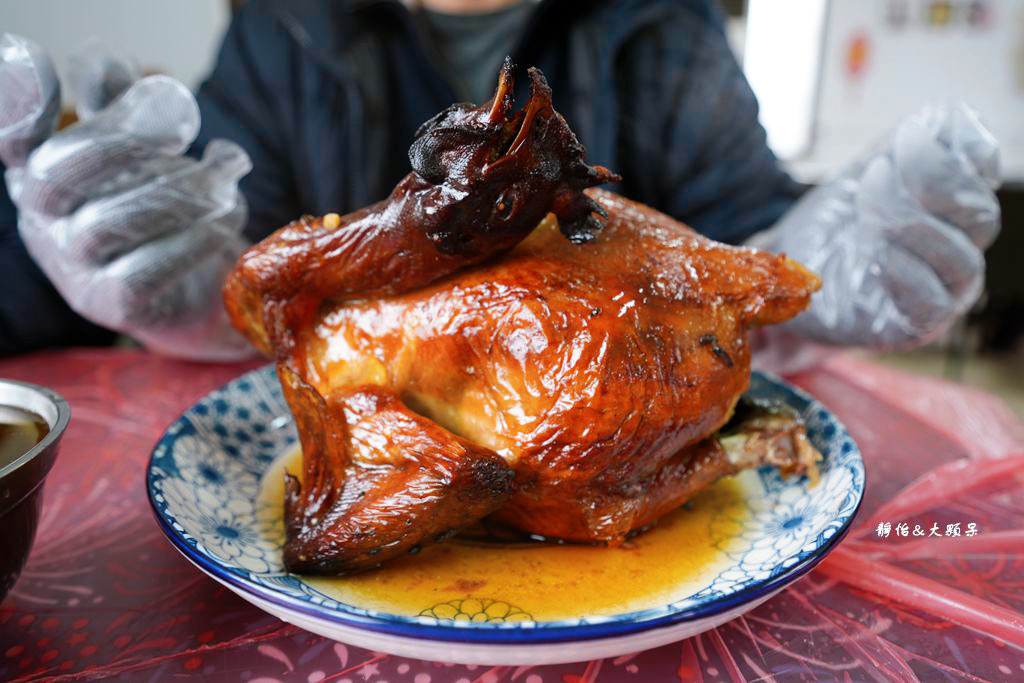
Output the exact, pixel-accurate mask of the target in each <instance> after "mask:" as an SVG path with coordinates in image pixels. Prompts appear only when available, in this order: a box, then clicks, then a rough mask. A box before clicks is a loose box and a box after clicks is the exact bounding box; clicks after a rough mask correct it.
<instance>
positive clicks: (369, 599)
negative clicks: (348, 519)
mask: <svg viewBox="0 0 1024 683" xmlns="http://www.w3.org/2000/svg"><path fill="white" fill-rule="evenodd" d="M285 469H287V471H289V472H291V473H293V474H299V473H300V471H301V455H300V453H299V451H298V449H295V450H293V451H290V452H288V453H286V454H284V455H283V456H281V457H279V458H278V459H277V460H276V461H275V462H274V463H273V464H272V465H271V466H270V467H269V468H268V469H267V471H266V472H265V474H264V476H263V482H262V486H261V491H260V499H261V500H260V502H261V506H266V507H267V508H269V509H270V515H271V516H273V515H276V516H277V518H280V517H281V515H282V514H283V513H282V510H281V499H282V496H283V491H282V480H283V471H284V470H285ZM755 476H756V475H754V474H753V473H752V472H745V473H742V474H741V475H739V476H737V477H727V478H725V479H722V480H720V481H718V482H716V483H715V484H713V485H712V486H710V487H708V488H707V489H706V490H704V491H702V492H701V493H700V494H699V495H698V496H697V497H696V498H694V499H693V500H692V501H691V502H690V503H688V504H687V505H685V506H684V507H682V508H680V509H679V510H677V511H675V512H673V513H670V514H668V515H666V516H664V517H662V518H661V519H660V520H659V521H658V523H657V524H656V525H655V526H654V528H652V529H651V530H649V531H647V532H645V533H643V534H640V535H638V536H636V537H635V538H633V539H631V540H630V541H628V542H627V543H625V544H623V545H621V546H618V547H604V546H590V545H555V544H545V543H536V544H521V543H517V544H500V543H494V544H489V543H480V542H477V541H468V540H463V539H460V538H459V537H455V538H453V539H452V540H450V541H448V542H447V543H443V544H440V545H433V546H430V547H427V548H425V549H424V550H423V551H422V552H420V553H419V554H417V555H414V556H407V557H404V558H399V559H396V560H394V561H392V562H389V563H387V564H386V565H384V566H383V567H380V568H379V569H375V570H374V571H371V572H365V573H362V574H357V575H354V576H348V577H342V578H318V577H307V578H306V581H307V582H308V583H309V584H310V585H311V586H313V587H314V588H316V589H317V590H319V591H321V592H322V593H324V594H325V595H328V596H330V597H332V598H335V599H336V600H338V601H340V602H344V603H347V604H350V605H354V606H357V607H362V608H366V609H374V610H380V611H384V612H388V613H392V614H399V615H407V616H414V615H419V614H421V613H422V614H425V615H428V616H430V615H433V616H437V617H440V618H458V619H474V618H475V619H476V620H478V621H481V620H490V621H496V620H507V621H513V620H529V619H534V620H553V619H567V618H574V617H580V616H583V615H607V614H616V613H622V612H629V611H634V610H641V609H647V608H651V607H657V606H660V605H664V604H667V603H668V602H672V601H675V600H679V599H682V598H685V597H686V596H687V595H690V594H692V593H693V592H694V591H695V590H697V589H699V588H700V587H701V586H702V585H705V583H706V582H707V581H708V580H709V579H710V578H712V577H713V576H714V575H715V574H717V573H718V572H719V571H721V570H722V569H723V568H724V566H725V564H726V562H727V558H726V556H725V553H724V552H723V549H724V550H728V549H729V548H731V547H733V544H735V543H736V540H735V536H736V534H738V533H739V532H740V530H741V527H742V520H744V519H746V515H747V506H746V504H745V500H746V499H748V498H749V497H750V495H751V491H753V490H755V487H756V482H754V481H753V480H752V478H753V477H755ZM748 477H750V478H751V479H748ZM278 529H279V530H280V527H279V526H278ZM281 533H282V534H283V531H282V532H281Z"/></svg>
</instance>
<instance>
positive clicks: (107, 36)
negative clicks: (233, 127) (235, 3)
mask: <svg viewBox="0 0 1024 683" xmlns="http://www.w3.org/2000/svg"><path fill="white" fill-rule="evenodd" d="M229 18H230V11H229V8H228V2H227V0H0V32H10V33H17V34H20V35H23V36H25V37H26V38H31V39H32V40H34V41H36V42H37V43H39V44H40V45H42V46H43V47H44V48H46V49H47V50H48V51H49V52H50V55H51V56H52V57H53V60H54V64H56V66H57V71H58V73H59V74H60V75H61V77H62V78H63V76H64V74H65V73H66V69H67V60H68V54H69V53H70V52H72V51H73V50H74V49H75V48H76V47H78V46H80V45H81V44H82V43H83V42H84V41H85V40H86V39H87V38H89V37H92V36H95V37H97V38H99V39H100V40H101V41H102V42H103V43H104V44H105V45H107V46H109V47H111V48H112V49H113V50H115V51H116V52H119V53H121V54H124V55H127V56H130V57H133V58H134V59H135V60H136V61H137V62H138V63H139V65H140V66H141V67H142V68H143V69H145V70H153V71H159V72H161V73H166V74H169V75H171V76H174V77H175V78H178V79H179V80H181V81H183V82H184V83H185V84H186V85H188V86H189V87H191V88H193V89H194V88H195V87H196V86H198V85H199V83H201V82H202V81H203V79H204V78H205V77H206V75H207V74H208V72H209V70H210V69H211V68H212V66H213V62H214V58H215V57H216V53H217V49H218V48H219V46H220V40H221V37H222V35H223V33H224V30H225V29H226V28H227V24H228V20H229Z"/></svg>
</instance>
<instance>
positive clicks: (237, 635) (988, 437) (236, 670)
mask: <svg viewBox="0 0 1024 683" xmlns="http://www.w3.org/2000/svg"><path fill="white" fill-rule="evenodd" d="M245 369H247V368H246V367H244V366H239V365H200V364H194V363H185V362H178V361H173V360H169V359H165V358H159V357H155V356H151V355H148V354H145V353H143V352H137V351H115V350H72V351H64V352H48V353H40V354H35V355H30V356H23V357H18V358H9V359H5V360H0V377H9V378H13V379H21V380H26V381H30V382H35V383H38V384H44V385H47V386H50V387H53V388H54V389H56V390H57V391H58V392H60V393H61V394H63V395H64V396H65V397H66V398H67V399H68V400H69V401H70V403H71V406H72V411H73V418H72V424H71V426H70V428H69V429H68V432H67V434H66V436H65V438H64V442H63V446H62V450H61V455H60V458H59V460H58V462H57V464H56V466H55V467H54V470H53V472H52V474H51V475H50V477H49V479H48V481H47V484H46V495H45V499H46V503H45V507H44V511H43V518H42V520H41V524H40V528H39V533H38V536H37V538H36V543H35V546H34V548H33V551H32V555H31V556H30V558H29V561H28V564H27V566H26V568H25V570H24V572H23V574H22V576H21V579H20V580H19V581H18V583H17V584H16V585H15V587H14V589H13V590H12V592H11V593H10V594H9V595H8V596H7V598H6V599H5V600H4V602H3V604H2V605H0V680H5V681H10V680H28V679H35V678H51V677H52V678H57V679H63V678H67V679H75V678H100V677H119V678H123V679H125V680H132V681H137V680H163V679H166V678H171V677H175V676H186V675H193V676H197V677H202V678H204V679H206V680H215V681H221V680H225V681H257V682H268V681H273V680H281V681H284V680H294V681H308V682H310V683H312V682H315V681H339V682H346V681H349V682H352V683H363V682H373V681H390V682H392V683H394V682H396V681H413V682H414V683H445V682H449V681H465V682H479V683H485V682H489V681H518V682H522V683H542V682H546V683H555V682H562V681H565V682H573V681H598V680H599V681H606V680H607V681H620V680H621V681H636V682H637V683H648V682H650V681H667V680H673V681H674V680H683V681H685V680H703V681H721V680H726V681H742V680H766V681H769V680H778V681H788V680H815V679H829V680H830V679H837V680H880V681H903V680H972V681H977V680H992V681H1010V680H1024V616H1022V612H1024V426H1022V425H1021V423H1020V422H1019V421H1018V420H1017V419H1016V418H1015V417H1014V416H1013V415H1012V414H1011V413H1010V412H1009V410H1008V409H1007V408H1006V407H1005V406H1004V405H1003V404H1002V403H1001V402H999V401H998V400H997V399H995V398H994V397H992V396H989V395H988V394H985V393H982V392H978V391H975V390H971V389H966V388H963V387H958V386H955V385H952V384H948V383H945V382H940V381H936V380H927V379H922V378H916V377H912V376H910V375H906V374H903V373H899V372H896V371H893V370H888V369H885V368H882V367H880V366H877V365H874V364H870V363H868V362H865V361H861V360H856V359H853V358H850V357H843V356H839V357H836V358H834V359H832V360H831V361H829V362H828V363H826V364H825V365H823V366H821V367H819V368H818V369H816V370H815V371H813V372H811V373H805V374H803V375H799V376H797V377H794V378H792V379H793V380H794V381H795V382H796V383H797V384H799V385H801V386H803V387H804V388H806V389H808V390H809V391H811V392H812V393H813V394H815V395H816V396H817V397H819V398H820V399H821V400H822V401H824V402H825V403H826V405H828V406H830V407H831V408H832V409H833V410H834V411H835V412H836V413H837V414H838V415H839V417H840V419H842V420H843V421H844V422H845V423H846V425H847V426H848V427H849V429H850V431H851V433H852V434H853V436H854V438H855V439H856V440H857V442H858V443H859V444H860V446H861V449H862V451H863V453H864V458H865V461H866V463H867V470H868V490H867V495H866V498H865V502H864V506H863V508H862V510H861V513H860V515H859V517H858V520H857V521H856V523H855V529H854V531H852V532H851V534H850V535H849V537H848V538H847V539H846V540H845V541H843V543H842V544H841V545H840V546H839V547H838V548H837V549H836V550H835V551H834V552H833V553H832V555H831V556H830V557H829V558H828V559H826V560H825V561H824V562H823V563H822V564H821V565H819V567H818V568H817V569H815V570H814V571H813V572H811V573H810V574H809V575H808V576H806V577H805V578H803V579H802V580H800V581H798V582H796V583H795V584H794V585H792V586H791V587H790V588H788V589H787V590H785V591H784V592H782V593H780V594H779V595H778V596H776V597H775V598H773V599H771V600H769V601H768V602H766V603H765V604H763V605H761V606H760V607H758V608H757V609H755V610H753V611H752V612H750V613H748V614H747V615H746V616H744V617H741V618H739V619H736V620H734V621H732V622H730V623H728V624H725V625H724V626H721V627H719V628H717V629H715V630H713V631H710V632H708V633H705V634H703V635H700V636H697V637H694V638H691V639H689V640H685V641H681V642H679V643H674V644H672V645H667V646H665V647H661V648H658V649H655V650H650V651H647V652H641V653H638V654H635V655H627V656H623V657H618V658H615V659H606V660H599V661H593V662H581V663H578V664H567V665H561V666H544V667H518V668H517V667H495V668H489V667H474V666H459V665H442V664H433V663H429V662H421V661H413V660H407V659H402V658H399V657H392V656H388V655H384V654H379V653H374V652H369V651H366V650H362V649H359V648H356V647H351V646H346V645H343V644H341V643H335V642H331V641H328V640H325V639H323V638H321V637H319V636H315V635H312V634H309V633H306V632H304V631H301V630H299V629H297V628H295V627H293V626H290V625H288V624H285V623H283V622H281V621H278V620H277V619H275V618H274V617H271V616H269V615H267V614H265V613H263V612H261V611H260V610H258V609H256V608H255V607H253V606H251V605H249V604H248V603H246V602H245V601H243V600H242V599H241V598H239V597H237V596H235V595H234V594H232V593H231V592H229V591H228V590H227V589H225V588H223V587H221V586H220V585H219V584H217V583H215V582H214V581H213V580H211V579H209V578H207V577H206V576H205V575H203V574H202V573H200V572H199V570H197V569H195V568H194V567H193V566H192V565H191V564H189V563H188V562H187V561H185V560H184V559H183V558H182V557H181V556H180V555H178V553H177V552H176V551H175V550H174V549H173V548H172V547H171V545H170V544H169V543H168V542H167V540H166V539H165V538H164V536H163V535H162V534H161V533H160V531H159V529H158V528H157V525H156V522H155V521H154V519H153V516H152V514H151V512H150V508H149V505H148V502H147V500H146V492H145V487H144V477H143V475H144V471H145V467H146V462H147V460H148V458H149V452H150V449H151V448H152V446H153V444H154V443H155V442H156V440H157V438H158V437H159V436H160V434H161V433H162V432H163V430H164V428H165V427H166V426H167V425H168V423H170V422H171V421H172V420H173V419H174V418H175V417H176V416H177V415H178V414H179V413H181V412H182V411H183V410H184V409H185V408H186V407H188V406H189V405H190V404H191V403H193V402H194V401H195V400H196V399H198V398H199V397H200V396H202V395H203V394H205V393H206V392H208V391H209V390H210V389H213V388H214V387H216V386H219V385H220V384H223V383H224V382H226V381H228V380H229V379H231V378H233V377H235V376H236V375H238V374H239V373H240V372H242V371H243V370H245ZM901 522H907V523H908V524H909V527H910V528H911V529H913V527H914V526H915V525H920V526H922V527H923V528H924V529H927V530H930V529H931V526H932V525H933V524H939V525H940V529H941V530H942V536H940V537H928V536H925V537H915V536H913V535H912V534H911V535H908V536H906V537H902V536H900V535H899V533H898V531H897V530H896V528H897V525H898V524H900V523H901ZM957 522H959V523H960V524H961V530H962V531H963V532H966V530H967V525H968V524H969V523H972V524H975V525H976V527H974V528H976V529H977V532H978V533H977V535H975V536H973V537H967V536H964V535H961V536H960V537H950V536H945V527H946V525H947V524H954V523H957ZM885 523H889V524H890V525H891V531H890V534H889V536H888V537H880V536H879V535H878V534H877V528H878V525H879V524H883V525H884V524H885ZM0 533H2V530H0Z"/></svg>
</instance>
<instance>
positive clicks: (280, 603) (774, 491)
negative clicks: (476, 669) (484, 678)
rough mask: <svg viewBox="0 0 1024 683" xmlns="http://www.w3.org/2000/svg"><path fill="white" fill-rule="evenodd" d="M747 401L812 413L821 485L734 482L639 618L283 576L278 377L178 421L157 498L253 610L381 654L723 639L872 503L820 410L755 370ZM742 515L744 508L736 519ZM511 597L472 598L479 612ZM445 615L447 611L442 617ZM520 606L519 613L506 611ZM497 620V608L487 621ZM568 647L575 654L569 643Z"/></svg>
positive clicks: (268, 374) (565, 657) (614, 651)
mask: <svg viewBox="0 0 1024 683" xmlns="http://www.w3.org/2000/svg"><path fill="white" fill-rule="evenodd" d="M749 393H750V394H752V395H753V396H754V397H755V398H761V399H768V400H776V401H783V402H785V403H787V404H789V405H790V406H792V407H794V408H796V409H797V410H798V411H799V412H800V413H801V414H802V416H803V418H804V420H805V422H806V424H807V427H808V434H809V436H810V438H811V441H812V442H813V443H814V445H815V446H816V447H817V448H818V450H819V451H821V453H822V455H823V456H824V462H823V463H822V464H821V478H820V480H819V481H818V482H817V483H815V484H813V485H812V484H811V483H810V482H808V481H807V479H806V478H802V479H795V478H793V479H788V480H786V479H782V478H780V477H779V476H778V474H777V472H776V471H775V470H774V469H772V468H769V467H765V468H761V469H760V470H758V471H751V472H746V473H744V474H743V475H741V476H740V477H739V478H738V481H739V482H740V486H741V487H742V491H743V500H744V505H745V509H744V510H743V514H742V515H734V514H733V515H731V516H730V514H731V513H729V512H723V513H722V515H720V516H719V517H713V518H712V521H711V523H710V524H711V526H712V527H714V526H715V525H716V524H717V525H720V526H722V528H728V529H729V530H730V531H729V535H730V539H729V542H728V543H722V544H721V547H722V552H721V554H720V557H719V559H718V560H717V563H716V564H714V565H709V567H707V568H706V571H705V572H704V573H703V574H699V575H697V578H696V583H695V577H694V576H690V577H686V580H685V581H684V580H683V578H682V577H681V578H680V583H679V586H678V590H677V592H676V593H675V594H672V595H671V596H670V598H666V599H664V600H663V601H662V602H660V603H657V604H648V605H643V606H642V608H639V609H631V610H627V611H622V612H617V613H608V612H607V611H605V612H602V613H590V614H586V613H584V614H574V615H571V618H560V619H557V620H541V619H534V618H532V617H531V616H530V615H529V613H528V612H527V613H526V614H525V615H524V614H523V613H521V612H520V613H518V614H517V616H518V620H512V619H491V618H489V617H488V615H487V614H483V613H482V612H481V613H480V614H477V615H476V617H477V618H476V619H474V618H473V617H474V615H467V614H463V613H460V612H462V611H463V610H461V609H453V608H451V606H450V605H455V607H456V608H458V605H459V604H460V603H459V602H458V601H450V602H448V603H443V604H441V605H435V606H434V608H439V607H443V608H444V609H434V608H431V606H429V605H425V606H424V609H423V610H422V611H421V612H419V613H416V614H415V615H412V614H408V615H406V614H399V613H393V612H390V611H386V610H381V609H380V608H379V607H378V608H377V609H374V608H372V607H370V606H367V605H360V604H353V603H352V602H344V601H342V600H339V599H338V596H337V594H332V593H331V592H330V591H324V590H323V588H322V583H319V582H317V581H315V580H307V579H305V578H304V577H302V576H298V575H295V574H290V573H288V572H287V571H285V569H284V568H283V566H282V562H281V543H282V540H283V531H282V529H283V527H282V523H281V519H280V505H279V504H278V505H270V504H268V503H267V500H266V499H265V498H264V497H261V495H260V492H261V479H262V478H263V475H264V474H265V473H266V472H267V470H268V469H269V468H270V467H271V466H272V464H273V463H274V462H275V460H276V459H277V458H279V457H280V456H282V454H285V453H287V452H288V451H290V450H294V448H295V444H296V441H297V436H296V433H295V427H294V423H293V422H292V419H291V414H290V412H289V411H288V407H287V405H286V404H285V402H284V399H283V397H282V395H281V390H280V386H279V385H278V382H277V378H276V377H275V375H274V371H273V368H272V367H270V366H268V367H265V368H262V369H259V370H255V371H253V372H250V373H247V374H245V375H243V376H241V377H239V378H238V379H236V380H234V381H232V382H230V383H228V384H227V385H225V386H224V387H222V388H220V389H218V390H216V391H213V392H211V393H210V394H209V395H207V396H206V397H205V398H203V399H202V400H201V401H199V402H198V403H197V404H195V405H194V406H192V408H190V409H189V410H188V411H186V412H185V414H184V415H182V416H181V417H180V418H179V419H178V420H177V421H176V422H175V423H174V424H172V425H171V426H170V427H169V428H168V430H167V432H166V433H165V434H164V436H163V438H162V439H161V440H160V442H159V443H158V444H157V446H156V448H155V449H154V451H153V454H152V457H151V459H150V463H149V468H148V472H147V487H148V491H149V499H150V502H151V504H152V506H153V510H154V512H155V514H156V518H157V520H158V522H159V523H160V525H161V528H162V529H163V531H164V533H166V534H167V537H168V538H169V539H170V540H171V542H172V543H173V544H174V546H175V547H176V548H177V549H178V550H179V551H180V552H181V553H182V554H183V555H185V557H186V558H188V559H189V560H190V561H191V562H192V563H193V564H195V565H196V566H197V567H199V568H200V569H201V570H202V571H204V572H206V573H207V574H209V575H210V576H211V577H213V578H214V579H216V580H217V581H219V582H221V583H222V584H224V585H225V586H227V587H228V588H229V589H231V590H232V591H234V592H236V593H238V594H239V595H241V596H242V597H243V598H245V599H246V600H248V601H249V602H251V603H253V604H255V605H257V606H258V607H260V608H262V609H264V610H266V611H268V612H270V613H272V614H274V615H276V616H278V617H280V618H281V619H283V620H285V621H288V622H290V623H293V624H295V625H297V626H299V627H301V628H304V629H306V630H309V631H312V632H315V633H319V634H321V635H324V636H327V637H329V638H333V639H335V640H340V641H343V642H347V643H350V644H353V645H356V646H360V647H365V648H369V649H372V650H376V651H380V652H387V653H391V654H397V655H402V656H408V657H415V658H419V659H428V660H434V661H448V662H459V663H465V664H474V663H475V664H494V665H499V664H500V665H514V664H527V663H528V664H545V663H548V664H550V663H562V662H573V661H582V660H588V659H594V658H599V657H612V656H617V655H620V654H625V653H628V652H636V651H639V650H644V649H648V648H651V647H656V646H658V645H663V644H665V643H669V642H673V641H676V640H680V639H682V638H685V637H688V636H691V635H695V634H697V633H700V632H703V631H705V630H708V629H710V628H713V627H715V626H717V625H719V624H721V623H723V622H725V621H728V620H729V619H732V618H734V617H736V616H739V615H740V614H743V613H744V612H747V611H749V610H750V609H753V608H754V607H755V606H757V605H758V604H760V603H761V602H763V601H764V600H766V599H768V598H769V597H771V596H772V595H774V594H775V593H776V592H778V591H779V590H781V589H782V588H783V587H784V586H786V585H787V584H788V583H790V582H792V581H793V580H795V579H796V578H798V577H799V576H801V575H803V574H805V573H806V572H807V571H809V570H810V569H811V568H812V567H814V566H815V565H816V564H817V563H818V562H819V561H821V559H822V558H823V557H824V556H825V555H826V554H827V553H828V552H829V550H830V549H831V548H832V547H833V546H834V545H835V544H836V543H837V542H838V541H839V539H840V538H842V536H843V535H844V534H845V532H846V530H847V529H848V528H849V526H850V523H851V521H852V520H853V517H854V515H855V514H856V512H857V509H858V507H859V505H860V502H861V498H862V497H863V493H864V464H863V461H862V460H861V456H860V452H859V450H858V449H857V446H856V444H855V443H854V442H853V440H852V439H851V438H850V435H849V433H848V432H847V431H846V428H845V427H843V425H842V424H841V423H840V422H839V421H838V420H837V419H836V418H835V416H834V415H833V414H832V413H831V412H829V410H828V409H827V408H825V407H824V406H823V405H822V404H821V403H819V402H818V401H816V400H815V399H813V398H812V397H811V396H809V395H807V394H806V393H804V392H803V391H801V390H799V389H797V388H795V387H792V386H791V385H789V384H786V383H785V382H783V381H781V380H779V379H776V378H773V377H769V376H766V375H763V374H759V373H756V372H755V373H754V374H753V377H752V378H751V386H750V390H749ZM733 512H735V511H733ZM496 597H497V598H500V597H501V596H475V595H467V596H466V600H467V601H466V603H465V604H472V605H474V607H475V608H477V607H479V608H480V609H483V607H486V606H487V605H488V604H491V605H498V604H500V603H495V602H494V601H493V598H496ZM446 605H447V606H446ZM510 609H511V608H510ZM498 612H501V613H503V614H505V615H506V616H507V615H508V611H507V610H504V608H502V609H501V610H498V611H497V612H496V611H495V609H494V608H493V607H492V608H491V610H490V612H489V614H497V613H498ZM570 643H571V645H570Z"/></svg>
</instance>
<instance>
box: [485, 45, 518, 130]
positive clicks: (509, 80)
mask: <svg viewBox="0 0 1024 683" xmlns="http://www.w3.org/2000/svg"><path fill="white" fill-rule="evenodd" d="M514 85H515V81H514V80H513V77H512V60H511V59H510V58H508V57H505V63H504V64H502V66H501V71H500V72H499V73H498V87H497V89H496V90H495V91H494V99H493V100H491V109H490V111H488V112H487V119H486V120H487V123H488V124H496V123H497V124H500V123H504V121H505V119H506V118H507V117H508V112H509V110H510V109H511V108H512V90H513V87H514Z"/></svg>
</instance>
